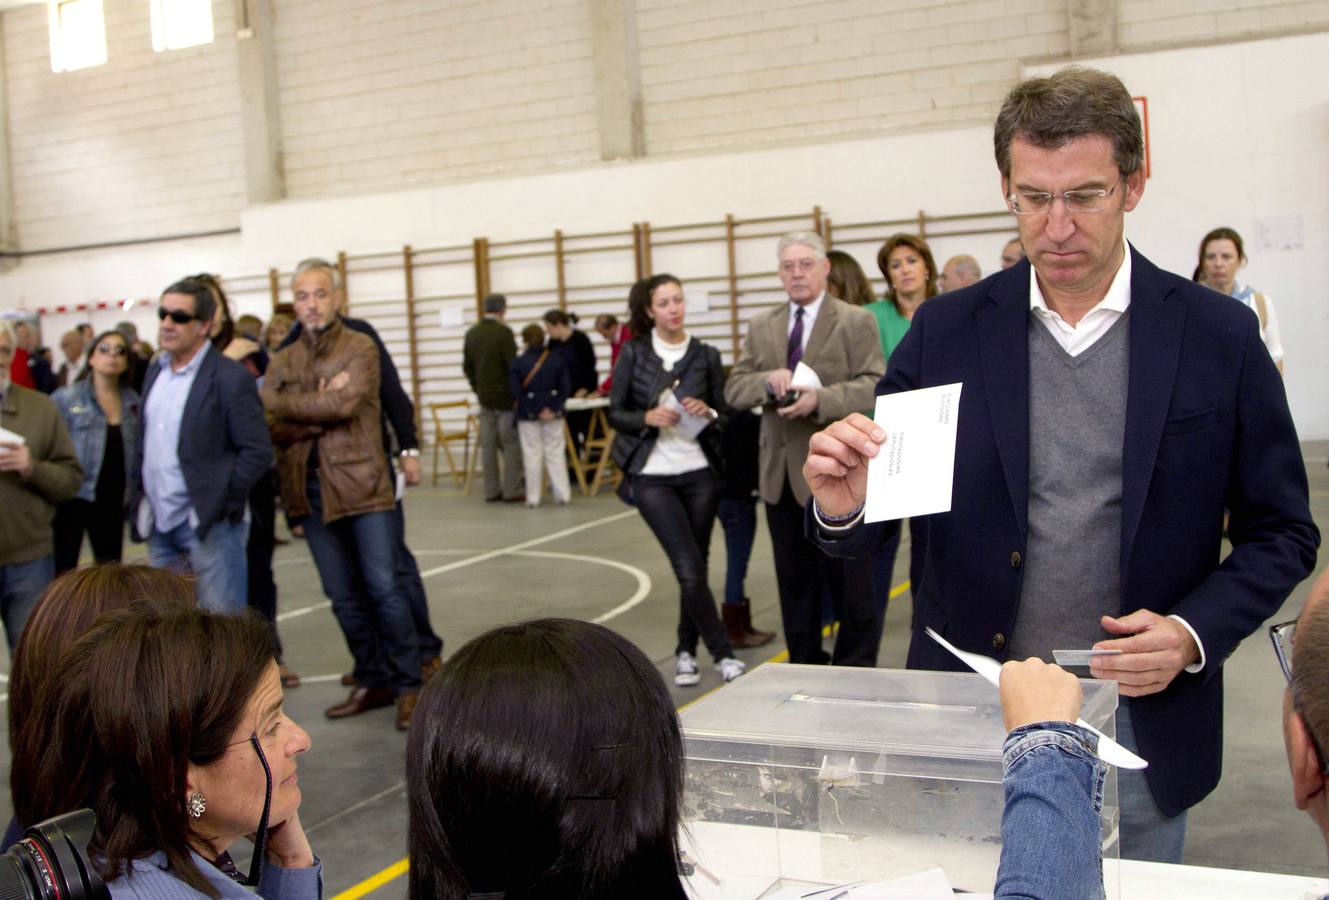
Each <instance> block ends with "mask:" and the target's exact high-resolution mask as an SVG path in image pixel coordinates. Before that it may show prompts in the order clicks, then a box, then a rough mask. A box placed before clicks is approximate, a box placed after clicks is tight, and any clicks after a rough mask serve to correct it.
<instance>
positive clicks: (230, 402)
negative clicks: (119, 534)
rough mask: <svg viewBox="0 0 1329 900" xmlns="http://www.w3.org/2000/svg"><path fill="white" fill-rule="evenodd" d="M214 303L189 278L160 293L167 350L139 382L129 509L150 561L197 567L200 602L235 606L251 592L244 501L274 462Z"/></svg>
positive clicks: (259, 408) (238, 609)
mask: <svg viewBox="0 0 1329 900" xmlns="http://www.w3.org/2000/svg"><path fill="white" fill-rule="evenodd" d="M216 303H217V301H216V298H215V296H214V295H213V293H212V291H211V290H209V289H208V286H207V285H205V284H204V283H203V282H201V281H195V280H193V279H189V278H187V279H185V280H184V281H180V282H177V283H176V284H173V285H171V286H170V287H168V288H167V289H166V291H165V293H163V294H162V298H161V302H160V304H159V305H158V307H157V318H158V319H160V320H161V330H160V332H159V334H158V342H159V343H160V344H161V347H162V349H163V350H164V351H165V352H164V353H162V354H161V356H160V358H159V360H158V361H157V362H156V363H154V364H153V365H152V366H150V367H149V370H148V373H147V376H146V378H145V379H144V382H143V405H142V415H141V416H140V417H139V435H138V440H137V442H136V444H135V446H136V451H135V463H134V466H133V467H132V469H131V471H130V485H129V514H130V517H131V520H130V526H131V533H132V534H133V536H134V537H135V539H136V540H146V541H147V542H148V561H149V562H150V563H151V564H152V565H154V566H158V567H161V568H170V569H176V570H189V571H192V572H193V573H194V575H195V576H196V578H197V579H198V582H197V584H198V600H199V603H200V605H202V606H203V607H205V608H207V609H211V610H215V611H220V612H228V613H234V614H237V615H238V614H240V613H242V612H244V610H245V607H246V605H247V602H248V598H249V588H248V586H247V575H248V568H249V566H248V563H247V561H246V556H245V540H246V538H247V537H248V534H249V524H248V519H247V517H246V501H247V499H248V497H249V492H250V490H252V489H253V487H254V484H255V483H256V482H257V481H258V480H259V478H261V477H263V476H264V475H265V474H267V472H268V470H269V469H271V468H272V442H271V441H270V440H269V438H268V426H267V422H266V421H265V420H264V418H263V404H262V403H261V402H260V401H259V399H258V389H257V388H255V387H254V379H253V377H251V376H250V374H249V372H248V371H246V370H245V368H244V367H243V366H241V365H240V364H239V363H237V362H234V361H232V360H229V359H227V358H226V357H224V356H223V355H222V354H220V353H218V352H215V351H214V350H213V349H212V342H211V340H209V337H208V331H209V330H210V328H211V326H212V315H213V313H214V312H215V309H216Z"/></svg>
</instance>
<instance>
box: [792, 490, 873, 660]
mask: <svg viewBox="0 0 1329 900" xmlns="http://www.w3.org/2000/svg"><path fill="white" fill-rule="evenodd" d="M803 515H804V511H803V507H802V506H800V505H799V503H798V501H796V500H795V499H794V494H793V492H792V491H791V490H790V489H789V484H788V482H786V483H785V486H784V492H783V493H781V495H780V502H779V503H767V504H766V527H767V530H768V531H770V533H771V549H772V550H773V551H774V552H775V581H776V584H777V585H778V586H779V589H780V615H781V618H782V619H783V620H784V635H785V643H786V644H788V645H789V661H790V662H791V663H812V664H818V665H825V664H826V663H828V662H829V663H832V664H834V665H837V666H868V667H871V666H875V665H876V664H877V650H878V649H879V648H880V646H881V624H882V615H881V614H880V613H879V612H878V606H877V602H876V600H875V595H876V592H877V590H878V588H877V587H876V585H875V583H874V582H875V579H874V578H873V577H872V569H873V563H872V559H871V557H868V558H864V559H836V558H833V557H828V556H826V554H824V553H822V552H821V549H820V548H819V547H817V545H816V544H814V543H812V541H810V540H808V539H807V537H805V536H804V533H803ZM823 573H825V574H824V575H823ZM823 577H824V578H825V579H826V581H827V582H828V583H829V587H830V595H831V607H832V609H833V610H834V613H835V618H836V619H838V620H839V622H840V631H839V634H837V635H836V638H835V648H834V650H833V652H832V653H831V654H830V655H829V656H828V655H827V653H826V651H825V650H824V649H822V645H821V627H822V626H821V595H822V579H823ZM880 590H881V591H888V590H890V586H889V583H888V584H886V585H883V586H881V588H880Z"/></svg>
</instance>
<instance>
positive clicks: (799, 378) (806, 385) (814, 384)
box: [789, 359, 821, 391]
mask: <svg viewBox="0 0 1329 900" xmlns="http://www.w3.org/2000/svg"><path fill="white" fill-rule="evenodd" d="M789 386H790V387H791V388H793V389H794V390H796V391H805V390H806V391H819V390H821V377H820V376H819V375H818V374H817V373H816V372H814V371H812V366H810V365H808V364H807V363H805V362H803V361H802V360H801V359H800V360H799V361H798V365H796V366H794V376H793V378H791V379H790V380H789Z"/></svg>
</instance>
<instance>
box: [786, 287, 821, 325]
mask: <svg viewBox="0 0 1329 900" xmlns="http://www.w3.org/2000/svg"><path fill="white" fill-rule="evenodd" d="M825 299H826V292H825V291H822V292H821V293H820V294H819V295H818V296H817V299H816V300H813V301H812V302H811V303H807V304H805V305H804V306H803V319H804V321H806V320H808V319H815V318H817V313H819V312H821V301H823V300H825ZM798 308H799V306H798V304H797V303H795V302H794V301H793V300H790V301H789V319H790V321H793V318H794V316H795V315H796V314H797V313H796V311H797V310H798Z"/></svg>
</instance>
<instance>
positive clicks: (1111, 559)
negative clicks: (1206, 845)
mask: <svg viewBox="0 0 1329 900" xmlns="http://www.w3.org/2000/svg"><path fill="white" fill-rule="evenodd" d="M994 146H995V150H996V157H997V164H998V169H999V172H1000V176H1001V190H1002V194H1003V195H1004V196H1005V198H1006V202H1007V205H1008V207H1009V209H1010V210H1011V212H1012V213H1014V214H1015V217H1016V222H1017V224H1018V226H1019V231H1020V242H1021V244H1022V246H1023V247H1024V249H1025V251H1026V252H1027V254H1028V258H1027V260H1024V261H1021V262H1018V263H1016V264H1015V265H1013V266H1012V267H1011V268H1009V269H1005V270H1003V271H1002V272H1000V273H997V274H996V275H993V276H992V277H990V278H988V279H986V280H984V281H982V282H980V283H978V284H976V285H974V286H972V287H969V288H965V289H963V290H960V291H956V292H954V293H952V294H948V295H947V300H946V302H945V303H936V304H927V305H925V306H924V308H923V309H922V310H920V312H919V313H918V315H917V316H916V317H915V319H914V325H913V327H912V328H910V330H909V334H908V335H907V336H906V337H905V339H904V341H902V342H901V344H900V346H899V347H898V348H897V349H896V351H895V353H894V355H893V356H892V357H891V364H890V366H889V367H888V370H887V373H886V377H885V378H884V379H883V380H882V382H881V383H880V384H879V385H878V386H877V391H878V392H879V393H893V392H897V391H906V390H911V389H914V388H923V387H931V386H935V385H944V384H952V383H955V382H960V383H963V385H964V391H963V394H962V396H961V400H960V409H959V416H958V423H957V427H958V433H957V440H956V456H955V474H954V492H953V495H952V503H951V508H950V511H949V512H946V513H939V514H936V515H932V516H926V517H922V518H921V519H915V520H914V522H915V523H916V524H918V523H921V524H922V526H923V528H924V529H925V533H926V535H927V556H926V559H925V561H924V564H923V574H922V577H921V579H920V584H919V585H917V586H916V594H915V598H916V601H915V602H916V607H915V620H916V630H915V632H914V639H913V642H912V644H911V646H910V651H909V660H908V665H909V666H911V667H914V668H930V669H952V668H955V667H956V661H955V660H954V659H952V658H951V657H950V655H949V654H948V653H946V652H945V651H944V650H943V649H942V648H941V647H939V646H938V645H937V644H935V643H934V642H933V641H931V640H930V639H929V638H927V637H926V636H925V635H924V634H923V629H924V628H925V627H931V628H934V629H936V630H937V631H938V632H939V633H941V634H942V635H943V636H945V637H946V638H947V639H948V640H950V641H951V642H952V643H954V644H955V645H957V646H959V647H960V648H961V649H964V650H970V651H975V652H980V653H984V654H989V655H992V656H995V657H997V658H999V659H1002V660H1005V659H1021V658H1025V657H1039V658H1042V659H1044V660H1047V661H1051V660H1052V659H1053V651H1054V650H1088V649H1091V648H1093V649H1096V650H1099V651H1108V652H1109V653H1110V654H1111V655H1097V656H1094V657H1093V658H1092V664H1091V666H1090V667H1088V669H1087V671H1088V674H1090V675H1092V676H1093V677H1096V678H1110V679H1114V680H1116V681H1117V682H1118V685H1119V687H1120V692H1121V695H1122V697H1123V700H1122V704H1121V707H1120V708H1119V710H1118V713H1117V723H1116V725H1117V734H1118V737H1119V739H1120V740H1121V742H1122V743H1124V744H1126V745H1127V746H1128V747H1130V748H1132V749H1134V750H1136V751H1137V752H1138V753H1139V754H1140V755H1141V756H1143V757H1144V758H1145V759H1147V760H1148V761H1149V767H1148V769H1147V770H1145V772H1144V773H1143V774H1142V775H1141V774H1140V773H1128V772H1122V773H1119V774H1120V781H1119V785H1120V791H1121V794H1120V797H1121V808H1122V821H1121V840H1122V855H1123V856H1124V857H1127V858H1136V859H1154V860H1159V861H1163V862H1179V861H1180V858H1181V854H1182V848H1183V844H1184V839H1185V824H1186V815H1185V814H1186V810H1187V809H1188V808H1189V807H1191V806H1193V805H1195V804H1196V803H1198V802H1199V801H1200V800H1201V799H1203V798H1204V797H1205V796H1206V795H1207V794H1208V793H1209V792H1210V791H1212V790H1213V788H1214V786H1215V785H1217V783H1218V780H1219V776H1220V773H1221V760H1222V741H1223V730H1222V711H1223V694H1222V683H1223V679H1222V664H1223V660H1225V659H1226V658H1227V656H1228V655H1229V654H1230V653H1231V652H1232V651H1233V649H1235V647H1236V646H1237V644H1239V643H1240V642H1241V641H1242V640H1243V639H1244V638H1246V637H1247V636H1248V635H1250V634H1251V633H1252V632H1253V631H1254V630H1255V629H1256V628H1258V627H1259V625H1260V623H1261V622H1262V621H1264V619H1265V618H1267V617H1268V616H1269V615H1271V614H1272V613H1273V612H1274V611H1275V610H1276V609H1278V607H1279V605H1280V604H1281V603H1282V602H1283V600H1284V599H1286V598H1287V596H1288V594H1289V593H1290V592H1291V590H1292V588H1293V587H1295V586H1296V584H1297V583H1298V582H1299V581H1301V579H1303V578H1305V577H1306V575H1307V574H1308V573H1309V572H1310V569H1311V567H1312V566H1313V565H1314V561H1315V551H1316V548H1317V547H1318V545H1319V532H1318V530H1317V529H1316V527H1315V524H1314V522H1313V521H1312V519H1311V515H1310V509H1309V502H1308V490H1307V483H1306V471H1305V466H1304V465H1303V463H1302V456H1301V448H1300V445H1299V444H1298V441H1297V434H1296V429H1295V428H1294V427H1293V423H1292V416H1291V413H1290V412H1289V411H1288V405H1287V397H1286V395H1285V393H1284V390H1283V384H1282V379H1281V378H1280V377H1279V375H1278V370H1277V369H1276V368H1274V364H1273V361H1272V360H1271V359H1270V358H1269V353H1268V351H1267V350H1265V349H1264V346H1263V344H1262V342H1261V341H1260V338H1259V321H1258V320H1257V319H1256V317H1255V316H1254V314H1252V313H1251V312H1250V311H1249V310H1247V309H1244V308H1242V307H1240V305H1239V304H1230V303H1216V302H1214V299H1213V296H1212V294H1210V293H1208V292H1207V291H1205V290H1204V289H1202V288H1199V287H1197V286H1196V285H1194V284H1192V283H1191V282H1190V281H1189V280H1187V279H1184V278H1180V277H1178V276H1176V275H1172V274H1169V273H1166V272H1163V271H1162V270H1160V269H1159V268H1157V267H1156V266H1154V265H1153V264H1152V263H1150V262H1149V260H1148V259H1146V258H1145V257H1144V256H1143V255H1142V254H1140V253H1139V252H1138V251H1137V250H1136V249H1135V248H1134V247H1131V246H1128V245H1127V243H1126V240H1125V236H1124V228H1125V217H1126V213H1127V212H1130V211H1131V210H1133V209H1134V208H1135V207H1136V205H1137V204H1139V202H1140V199H1141V197H1142V195H1143V193H1144V188H1145V173H1144V144H1143V137H1142V132H1141V127H1140V119H1139V115H1138V114H1137V112H1136V109H1135V104H1134V102H1133V101H1132V99H1131V96H1130V93H1129V92H1128V91H1127V90H1126V88H1125V86H1124V85H1122V83H1121V82H1120V81H1119V80H1118V79H1117V78H1116V77H1114V76H1112V75H1109V74H1107V73H1104V72H1097V71H1094V70H1091V69H1082V68H1071V69H1066V70H1063V71H1061V72H1058V73H1056V74H1055V75H1053V76H1051V77H1048V78H1034V79H1030V80H1028V81H1025V82H1022V83H1020V84H1018V85H1016V86H1015V87H1014V88H1013V89H1012V91H1011V92H1010V94H1009V95H1008V96H1007V98H1006V101H1005V103H1004V104H1003V106H1002V110H1001V112H1000V114H999V115H998V117H997V122H996V128H995V133H994ZM884 424H886V425H887V427H889V423H884ZM885 441H886V432H885V429H883V428H881V427H878V426H877V425H876V424H874V423H873V422H872V421H870V420H869V419H867V418H866V417H863V416H857V417H855V416H851V417H849V418H847V419H844V420H842V421H840V422H837V423H835V424H833V425H831V426H830V427H829V428H827V429H825V430H824V431H822V432H820V433H818V434H817V435H815V436H813V438H812V441H811V443H810V451H809V455H808V459H807V462H806V464H805V468H804V472H805V474H806V476H807V479H808V482H809V484H810V486H811V488H812V493H813V495H814V498H815V504H810V512H809V516H808V526H809V529H810V531H811V533H812V534H814V535H815V536H816V538H817V539H818V540H819V541H820V542H821V543H822V545H823V546H824V547H825V549H826V550H827V552H828V553H831V554H840V555H854V556H860V555H864V554H868V553H871V552H872V550H873V548H874V547H876V546H877V545H879V544H880V543H881V542H882V541H883V540H887V539H889V538H890V537H891V536H892V535H893V534H894V533H895V532H896V529H898V527H899V526H898V523H894V522H891V523H874V524H871V525H868V524H864V523H863V521H862V509H863V498H864V494H865V491H866V481H867V479H866V475H865V468H866V462H867V459H868V458H870V457H872V456H875V455H876V454H877V453H878V452H880V451H881V448H882V445H883V444H884V443H885ZM1225 508H1226V509H1228V510H1230V511H1231V524H1230V526H1229V529H1228V533H1229V535H1230V537H1231V540H1232V552H1231V553H1230V554H1228V555H1227V556H1226V557H1225V558H1224V557H1223V554H1222V550H1223V546H1222V538H1223V511H1224V509H1225ZM1084 671H1086V670H1084V669H1082V670H1081V672H1082V673H1083V672H1084Z"/></svg>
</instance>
